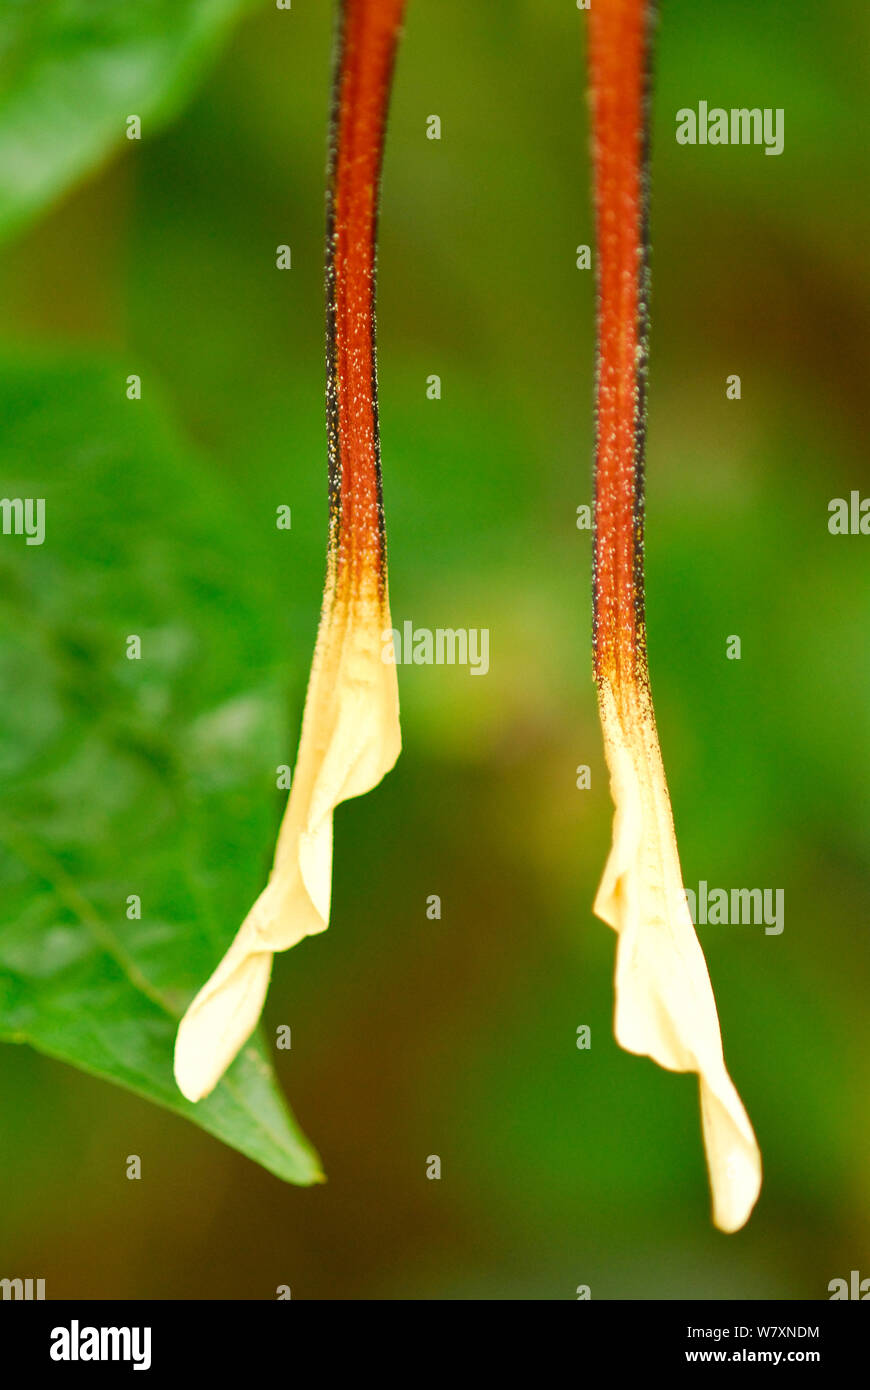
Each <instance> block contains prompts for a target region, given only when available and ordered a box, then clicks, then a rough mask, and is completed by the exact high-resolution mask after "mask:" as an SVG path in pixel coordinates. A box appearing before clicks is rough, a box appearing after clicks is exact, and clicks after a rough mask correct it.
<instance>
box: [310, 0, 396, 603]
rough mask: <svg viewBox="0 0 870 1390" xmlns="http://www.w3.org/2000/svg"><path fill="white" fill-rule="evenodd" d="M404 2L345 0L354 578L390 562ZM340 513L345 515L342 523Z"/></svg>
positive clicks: (339, 397)
mask: <svg viewBox="0 0 870 1390" xmlns="http://www.w3.org/2000/svg"><path fill="white" fill-rule="evenodd" d="M404 7H405V0H345V3H344V5H343V8H342V14H343V31H342V40H341V48H340V57H339V66H338V72H337V77H336V81H337V90H336V93H335V112H334V125H333V185H332V194H331V219H330V221H331V229H332V246H331V248H329V247H328V248H327V256H328V262H331V265H329V264H328V274H327V286H328V293H329V298H330V301H331V303H330V305H329V309H328V312H329V326H330V337H331V344H330V350H331V357H332V361H331V363H330V367H329V378H330V380H329V393H330V402H329V404H330V414H331V422H330V454H331V463H332V473H333V476H332V479H331V481H332V509H333V520H334V521H337V522H338V524H337V525H336V526H334V527H333V530H332V541H333V544H334V545H335V546H337V556H336V560H337V566H338V576H339V577H340V578H342V579H344V580H347V579H350V580H351V582H354V581H355V580H358V578H359V575H360V571H371V570H372V569H373V568H374V569H375V570H378V571H379V570H380V569H381V567H382V564H383V524H382V509H381V480H380V455H379V443H378V425H377V394H376V384H375V335H374V308H375V305H374V300H375V246H376V236H377V204H378V185H379V179H380V169H381V160H382V155H383V145H384V132H385V123H386V112H387V106H388V102H389V93H390V83H391V78H392V68H393V57H394V54H395V48H396V42H397V38H398V30H399V25H400V23H401V19H402V13H403V10H404ZM339 517H340V521H339Z"/></svg>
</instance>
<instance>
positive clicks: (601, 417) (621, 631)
mask: <svg viewBox="0 0 870 1390" xmlns="http://www.w3.org/2000/svg"><path fill="white" fill-rule="evenodd" d="M648 14H649V5H648V4H647V0H595V3H593V6H592V8H591V10H590V12H589V20H588V24H589V68H590V80H591V92H592V104H593V119H594V167H595V206H596V235H597V253H596V254H597V272H598V295H599V302H598V384H597V397H596V405H597V450H596V499H595V527H596V544H595V580H594V594H595V670H596V675H600V674H604V675H607V676H609V677H611V678H614V677H616V676H617V675H621V676H623V677H626V678H631V677H633V676H641V677H642V676H644V675H645V667H646V662H645V642H644V623H643V572H642V554H643V414H644V382H643V379H642V374H641V371H640V364H641V354H642V353H643V355H644V360H645V351H646V344H645V340H644V339H645V333H644V326H643V323H642V322H641V317H642V313H641V311H642V308H643V297H642V293H641V285H642V278H643V273H644V157H645V149H644V127H645V121H646V110H645V105H646V102H645V87H646V66H647V45H648V32H649V26H648Z"/></svg>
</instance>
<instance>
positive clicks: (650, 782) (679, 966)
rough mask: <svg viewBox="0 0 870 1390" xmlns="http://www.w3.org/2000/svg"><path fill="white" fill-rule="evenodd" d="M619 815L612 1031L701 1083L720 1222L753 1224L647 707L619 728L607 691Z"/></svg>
mask: <svg viewBox="0 0 870 1390" xmlns="http://www.w3.org/2000/svg"><path fill="white" fill-rule="evenodd" d="M601 714H602V727H603V730H604V742H605V751H606V755H607V762H608V766H609V769H610V775H611V791H612V795H613V801H614V806H615V814H614V825H613V845H612V849H611V852H610V855H609V857H608V860H607V864H606V866H605V870H604V874H603V876H602V880H601V885H600V887H599V890H598V893H597V894H596V898H595V906H594V910H595V912H596V914H597V915H598V916H599V917H601V919H602V920H603V921H605V922H606V923H607V924H608V925H609V926H611V927H613V929H614V930H615V931H616V932H617V934H618V936H619V941H618V944H617V951H616V972H615V989H616V1007H615V1016H614V1031H615V1034H616V1039H617V1041H618V1042H619V1044H620V1046H621V1047H624V1048H626V1049H627V1050H628V1051H630V1052H634V1053H638V1054H640V1055H644V1056H649V1057H651V1058H652V1059H653V1060H654V1061H656V1062H658V1063H659V1065H661V1066H663V1067H667V1068H669V1069H670V1070H673V1071H695V1072H697V1073H698V1077H699V1083H700V1099H701V1114H702V1128H703V1135H704V1147H705V1151H706V1154H707V1166H708V1170H709V1176H710V1186H711V1190H712V1196H713V1219H714V1222H715V1224H716V1225H717V1226H718V1227H719V1228H720V1229H721V1230H723V1231H736V1230H739V1228H740V1227H741V1226H743V1225H744V1224H745V1222H746V1221H747V1220H748V1218H749V1215H750V1213H751V1211H752V1208H753V1206H754V1205H755V1202H756V1200H757V1198H758V1194H759V1191H760V1189H761V1154H760V1151H759V1148H758V1144H757V1142H756V1139H755V1135H754V1133H753V1130H752V1125H751V1124H750V1121H749V1118H748V1116H747V1114H746V1110H745V1109H744V1106H743V1103H742V1101H741V1100H740V1097H739V1095H738V1093H737V1090H736V1088H735V1087H734V1084H733V1082H732V1081H731V1078H730V1076H729V1075H728V1072H727V1069H726V1067H725V1061H724V1057H723V1053H722V1039H721V1033H720V1029H719V1018H718V1014H717V1011H716V1001H715V998H714V996H713V988H712V985H711V983H710V976H709V974H708V971H707V965H706V961H705V960H704V954H703V951H702V950H701V946H700V943H699V942H698V938H697V935H696V933H695V928H694V924H693V922H692V919H691V916H690V914H689V910H688V905H687V903H686V898H685V892H684V890H683V883H682V874H681V871H680V864H679V855H678V852H677V844H676V837H675V834H674V828H673V818H672V815H671V809H670V799H669V797H668V790H667V783H666V780H665V775H664V768H663V766H662V762H661V754H660V752H659V747H658V737H657V734H656V730H655V721H654V719H653V716H652V709H651V705H650V704H649V703H648V701H647V702H643V701H638V703H637V706H636V707H635V708H634V709H633V710H630V711H629V713H628V714H627V715H626V716H625V719H624V720H623V719H620V717H619V715H618V714H617V710H616V706H615V703H614V702H613V700H612V697H611V696H610V693H609V691H607V690H606V689H604V690H603V691H602V703H601Z"/></svg>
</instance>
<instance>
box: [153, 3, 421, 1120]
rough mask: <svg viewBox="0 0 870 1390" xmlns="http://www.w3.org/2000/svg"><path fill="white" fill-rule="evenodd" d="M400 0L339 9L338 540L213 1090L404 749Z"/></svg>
mask: <svg viewBox="0 0 870 1390" xmlns="http://www.w3.org/2000/svg"><path fill="white" fill-rule="evenodd" d="M403 10H404V0H344V2H343V4H342V5H341V8H340V12H339V33H338V41H337V46H336V59H335V73H334V88H333V117H332V127H331V134H330V159H329V196H328V204H327V228H326V300H327V307H326V315H327V317H326V366H327V394H326V408H327V440H328V451H329V538H328V548H327V565H326V583H325V586H324V594H323V605H322V608H321V617H320V627H319V630H318V634H317V643H316V646H315V650H314V657H313V660H312V665H311V675H310V677H309V682H308V692H307V695H306V699H305V712H304V715H303V719H302V733H301V737H300V740H299V752H298V755H297V759H296V766H295V769H294V773H293V785H292V789H291V792H290V798H289V801H288V804H287V809H286V812H285V814H284V819H283V821H282V823H281V829H280V832H279V835H278V843H277V846H276V850H275V860H274V864H273V868H272V873H271V875H270V877H269V882H268V883H267V885H266V887H265V888H264V889H263V892H262V893H261V894H260V896H259V898H258V899H257V901H256V902H255V903H254V906H253V907H252V908H251V911H250V912H249V913H248V916H247V917H246V918H245V920H244V922H243V923H242V925H241V927H240V928H239V931H238V933H237V935H236V938H235V940H234V942H233V944H232V946H231V947H230V949H229V950H228V951H227V953H226V955H225V956H224V958H223V960H222V961H221V962H220V964H219V965H218V967H217V969H216V970H215V972H214V974H213V975H212V976H211V978H210V979H209V980H208V981H207V982H206V984H205V985H204V986H203V988H202V989H201V990H200V992H199V994H198V995H197V996H196V998H195V999H194V1000H193V1002H192V1004H191V1005H190V1007H189V1008H188V1010H187V1013H186V1014H185V1016H184V1018H183V1019H182V1021H181V1025H180V1027H179V1030H178V1037H177V1040H176V1048H175V1076H176V1081H177V1083H178V1086H179V1088H180V1089H181V1091H182V1092H183V1093H184V1095H186V1096H187V1097H188V1099H190V1100H199V1099H200V1098H201V1097H202V1096H205V1095H207V1094H208V1093H209V1091H211V1089H212V1088H213V1087H214V1085H215V1084H216V1082H217V1081H218V1080H219V1079H220V1077H221V1076H222V1074H223V1072H224V1071H225V1070H226V1068H227V1067H228V1066H229V1064H230V1063H231V1062H232V1060H233V1058H234V1057H235V1056H236V1053H237V1052H238V1050H239V1048H240V1047H242V1046H243V1044H244V1043H245V1042H246V1041H247V1039H248V1037H249V1036H250V1034H251V1032H252V1031H253V1029H254V1028H255V1027H256V1024H257V1020H258V1019H259V1016H260V1013H261V1010H262V1007H263V1002H264V1000H265V997H266V991H267V989H268V986H269V978H270V975H271V968H272V956H273V954H274V952H275V951H284V950H287V949H288V948H289V947H291V946H294V945H295V944H296V943H297V942H299V941H301V940H302V939H303V937H305V936H310V935H313V934H315V933H317V932H321V931H323V930H324V929H325V928H326V927H327V926H328V924H329V913H330V901H331V890H332V817H333V811H334V809H335V807H336V806H337V805H338V804H339V803H340V802H342V801H346V800H347V799H348V798H349V797H353V796H360V795H362V794H363V793H364V792H367V791H369V790H371V788H372V787H374V786H376V785H377V783H378V782H380V780H381V778H382V777H383V776H384V774H385V773H387V772H388V771H389V770H390V768H391V767H392V766H393V764H394V763H395V761H396V758H397V757H398V756H399V752H400V749H401V734H400V731H399V697H398V686H397V682H396V668H395V664H394V663H393V661H392V656H393V649H392V641H391V628H392V621H391V618H390V609H389V597H388V586H387V571H386V547H385V539H384V519H383V505H382V497H381V471H380V443H379V436H378V410H377V382H376V358H375V248H376V233H377V208H378V193H379V185H380V172H381V163H382V158H383V148H384V134H385V129H386V115H387V106H388V101H389V93H390V81H391V76H392V68H393V59H394V56H395V50H396V45H397V42H398V35H399V27H400V23H401V19H402V13H403Z"/></svg>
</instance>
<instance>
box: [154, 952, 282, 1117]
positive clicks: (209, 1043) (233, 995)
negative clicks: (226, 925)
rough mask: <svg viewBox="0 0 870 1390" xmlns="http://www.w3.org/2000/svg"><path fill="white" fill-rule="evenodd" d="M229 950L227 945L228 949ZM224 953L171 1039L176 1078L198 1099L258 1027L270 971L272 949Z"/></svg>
mask: <svg viewBox="0 0 870 1390" xmlns="http://www.w3.org/2000/svg"><path fill="white" fill-rule="evenodd" d="M231 949H232V948H231ZM237 954H238V959H236V960H235V961H234V962H232V963H229V955H227V956H225V957H224V959H223V961H222V962H221V964H220V965H219V966H218V968H217V970H216V971H215V973H214V974H213V975H212V976H211V978H210V979H209V980H208V981H207V983H206V984H205V985H204V986H203V988H202V989H201V990H200V992H199V994H198V995H197V996H196V998H195V999H194V1000H193V1002H192V1003H191V1004H190V1006H189V1007H188V1010H187V1012H186V1013H185V1015H184V1017H183V1019H182V1020H181V1023H180V1024H179V1027H178V1034H177V1037H176V1039H175V1063H174V1072H175V1081H176V1084H177V1086H178V1089H179V1090H180V1091H181V1094H182V1095H183V1096H185V1097H186V1099H187V1100H190V1101H198V1100H202V1099H203V1098H204V1097H205V1096H207V1095H208V1094H209V1093H210V1092H211V1091H212V1090H214V1087H215V1086H216V1085H217V1083H218V1081H220V1079H221V1077H222V1076H223V1074H224V1072H225V1071H226V1069H227V1067H228V1066H229V1065H230V1063H231V1062H232V1061H233V1059H234V1057H235V1056H236V1054H237V1053H238V1052H239V1051H240V1049H241V1048H242V1047H244V1045H245V1043H246V1042H247V1041H248V1038H249V1037H250V1036H251V1034H252V1033H253V1031H254V1029H255V1028H256V1026H257V1022H258V1020H259V1017H260V1013H261V1012H262V1008H263V1003H264V1001H265V998H266V991H267V990H268V988H269V976H270V975H271V972H272V953H271V951H251V952H249V953H247V954H242V953H241V952H238V953H237Z"/></svg>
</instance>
